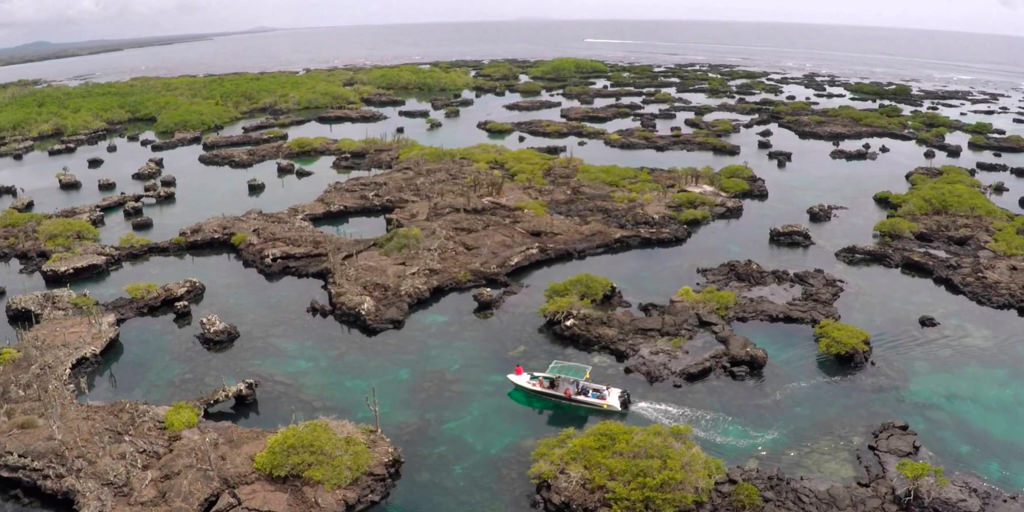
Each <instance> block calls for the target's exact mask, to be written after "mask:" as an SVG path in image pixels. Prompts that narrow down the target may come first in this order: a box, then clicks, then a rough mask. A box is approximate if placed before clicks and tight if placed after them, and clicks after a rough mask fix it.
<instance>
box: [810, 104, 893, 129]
mask: <svg viewBox="0 0 1024 512" xmlns="http://www.w3.org/2000/svg"><path fill="white" fill-rule="evenodd" d="M824 114H825V115H826V116H828V117H835V118H840V119H848V120H850V121H854V122H856V123H857V124H859V125H863V126H871V127H875V128H886V129H889V130H895V131H902V130H903V129H904V128H906V123H907V122H906V120H905V119H904V118H903V117H901V116H900V115H899V114H898V113H895V111H893V110H884V109H882V110H861V109H858V108H854V107H851V106H849V105H843V106H840V107H836V108H829V109H825V110H824Z"/></svg>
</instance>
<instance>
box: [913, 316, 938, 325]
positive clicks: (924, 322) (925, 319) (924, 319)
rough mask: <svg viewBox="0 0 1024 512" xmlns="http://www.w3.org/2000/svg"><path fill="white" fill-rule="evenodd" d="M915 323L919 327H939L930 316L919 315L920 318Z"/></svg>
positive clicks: (936, 321)
mask: <svg viewBox="0 0 1024 512" xmlns="http://www.w3.org/2000/svg"><path fill="white" fill-rule="evenodd" d="M917 323H918V324H920V325H921V327H938V326H939V321H938V320H936V319H935V317H934V316H931V315H921V317H920V318H918V319H917Z"/></svg>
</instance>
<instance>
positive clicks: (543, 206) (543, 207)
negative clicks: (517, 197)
mask: <svg viewBox="0 0 1024 512" xmlns="http://www.w3.org/2000/svg"><path fill="white" fill-rule="evenodd" d="M515 207H516V208H519V209H522V210H526V211H528V212H530V213H532V214H534V215H536V216H538V217H546V216H547V215H548V205H547V203H546V202H544V200H543V199H531V200H529V201H521V202H518V203H516V204H515Z"/></svg>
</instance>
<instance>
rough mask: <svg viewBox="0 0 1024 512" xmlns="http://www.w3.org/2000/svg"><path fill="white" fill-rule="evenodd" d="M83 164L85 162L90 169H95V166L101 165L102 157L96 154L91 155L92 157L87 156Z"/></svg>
mask: <svg viewBox="0 0 1024 512" xmlns="http://www.w3.org/2000/svg"><path fill="white" fill-rule="evenodd" d="M85 164H86V165H87V166H88V167H89V168H90V169H95V168H97V167H99V166H101V165H103V159H102V158H100V157H98V156H94V157H92V158H89V159H87V160H86V161H85Z"/></svg>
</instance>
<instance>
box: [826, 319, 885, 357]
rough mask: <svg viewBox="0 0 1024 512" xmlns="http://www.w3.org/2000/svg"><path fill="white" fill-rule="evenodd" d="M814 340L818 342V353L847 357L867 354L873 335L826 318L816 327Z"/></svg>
mask: <svg viewBox="0 0 1024 512" xmlns="http://www.w3.org/2000/svg"><path fill="white" fill-rule="evenodd" d="M814 339H815V340H816V341H817V342H818V352H820V353H822V354H825V355H830V356H845V355H849V354H851V353H855V352H867V351H868V341H870V339H871V335H869V334H868V333H867V331H865V330H864V329H861V328H860V327H857V326H855V325H850V324H844V323H842V322H838V321H836V320H832V319H830V318H826V319H825V320H822V321H821V322H818V325H816V326H814Z"/></svg>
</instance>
